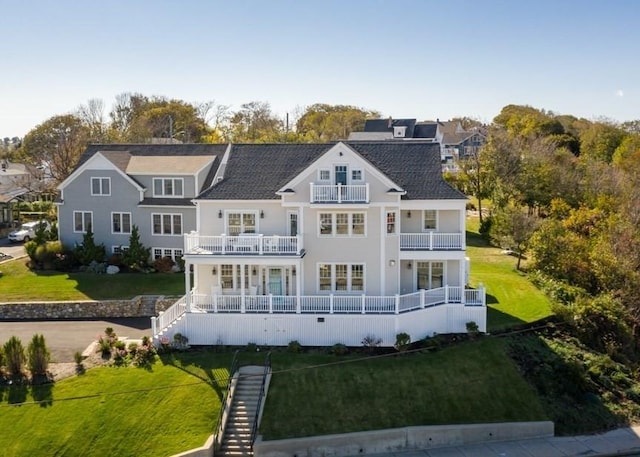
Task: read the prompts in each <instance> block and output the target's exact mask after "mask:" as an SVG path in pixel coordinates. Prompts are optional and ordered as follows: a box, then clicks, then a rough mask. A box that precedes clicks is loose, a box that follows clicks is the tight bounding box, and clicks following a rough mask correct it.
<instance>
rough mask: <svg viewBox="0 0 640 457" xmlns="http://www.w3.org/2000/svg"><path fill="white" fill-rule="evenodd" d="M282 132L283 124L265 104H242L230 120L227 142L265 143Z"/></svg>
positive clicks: (256, 102)
mask: <svg viewBox="0 0 640 457" xmlns="http://www.w3.org/2000/svg"><path fill="white" fill-rule="evenodd" d="M282 132H283V122H282V120H281V119H280V118H279V117H278V116H276V115H275V114H274V113H273V112H272V111H271V106H270V105H269V103H267V102H259V101H253V102H249V103H244V104H242V105H241V106H240V109H239V110H238V111H236V112H234V113H233V115H232V116H231V119H230V129H229V140H230V141H233V142H235V143H256V142H262V143H265V142H268V141H265V139H267V138H274V137H277V136H278V135H280V134H281V133H282Z"/></svg>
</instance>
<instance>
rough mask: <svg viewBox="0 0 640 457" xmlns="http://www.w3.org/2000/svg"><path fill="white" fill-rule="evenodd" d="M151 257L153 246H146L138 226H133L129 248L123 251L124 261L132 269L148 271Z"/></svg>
mask: <svg viewBox="0 0 640 457" xmlns="http://www.w3.org/2000/svg"><path fill="white" fill-rule="evenodd" d="M150 257H151V248H146V247H144V245H143V244H142V242H141V241H140V233H139V232H138V226H137V225H135V224H134V225H133V226H132V227H131V235H130V236H129V249H127V250H126V251H124V252H123V253H122V262H123V263H124V264H125V265H126V266H127V267H128V268H129V269H130V270H131V271H146V269H147V266H148V264H149V258H150Z"/></svg>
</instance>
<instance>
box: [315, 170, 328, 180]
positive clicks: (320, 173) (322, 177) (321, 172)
mask: <svg viewBox="0 0 640 457" xmlns="http://www.w3.org/2000/svg"><path fill="white" fill-rule="evenodd" d="M318 179H319V180H320V181H330V180H331V170H327V169H322V170H318Z"/></svg>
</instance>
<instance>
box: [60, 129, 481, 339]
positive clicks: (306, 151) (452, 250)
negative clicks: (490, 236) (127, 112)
mask: <svg viewBox="0 0 640 457" xmlns="http://www.w3.org/2000/svg"><path fill="white" fill-rule="evenodd" d="M406 127H407V128H409V126H406ZM157 147H158V146H156V148H157ZM189 147H191V146H190V145H184V146H175V147H174V149H173V151H174V152H173V156H178V155H179V154H178V151H180V150H181V148H184V149H185V151H186V150H188V148H189ZM123 149H126V147H124V146H123ZM98 150H100V151H102V152H101V153H98ZM92 151H93V154H90V155H91V157H95V158H94V159H93V161H91V160H86V161H85V164H86V165H82V166H81V167H80V168H79V169H78V170H77V171H76V172H75V173H74V175H72V176H71V177H70V178H69V180H68V182H65V183H63V186H61V187H62V190H63V192H64V204H63V205H62V206H61V207H60V209H61V219H63V216H64V219H65V220H66V221H70V220H73V216H72V214H73V213H75V212H76V211H78V203H79V202H81V203H82V204H83V205H86V208H92V207H95V205H96V204H98V201H96V200H95V199H92V198H90V197H88V196H85V197H76V196H75V194H77V193H85V194H86V193H87V191H88V189H90V187H89V186H90V179H92V178H95V177H102V176H105V177H110V178H111V179H112V180H113V181H114V183H115V181H116V180H117V182H118V186H119V187H120V186H121V187H123V190H124V188H125V187H126V192H123V195H122V197H121V198H122V199H125V194H126V195H128V197H126V198H127V199H128V201H130V203H129V204H128V205H129V206H128V207H130V208H131V209H129V210H128V211H130V212H131V213H132V217H134V218H137V217H138V216H137V212H138V211H144V215H143V216H142V220H144V219H147V220H149V221H150V220H151V216H150V214H149V213H152V212H154V211H155V212H158V211H160V209H162V210H165V209H168V208H167V207H165V206H162V207H161V208H158V207H156V206H154V207H152V208H148V207H147V206H148V197H145V196H144V195H145V193H149V192H150V190H148V189H149V188H151V187H152V185H151V178H152V177H153V178H156V177H157V176H162V177H163V178H164V177H168V178H172V179H173V178H175V175H171V174H166V175H165V173H168V170H167V169H166V168H162V169H159V170H158V169H156V171H153V172H150V171H148V170H147V171H146V172H143V169H142V168H136V170H135V171H136V173H133V171H134V170H129V167H128V166H125V165H124V164H123V165H120V166H116V165H115V163H114V161H115V159H113V158H112V159H111V160H108V158H107V157H108V153H107V151H108V148H106V147H94V148H93V149H92ZM148 153H149V155H151V154H152V152H151V150H150V151H149V152H148ZM157 155H158V156H160V155H159V154H157ZM214 155H215V156H217V153H216V154H214ZM133 157H135V156H132V158H133ZM210 157H211V162H210V163H211V164H214V159H213V155H210ZM115 162H116V163H120V162H118V161H115ZM92 163H93V164H94V165H93V166H91V164H92ZM154 163H155V161H147V162H145V163H144V165H145V166H148V167H154ZM142 165H143V164H140V166H142ZM215 165H216V166H217V171H216V172H215V176H213V177H212V180H211V186H210V187H208V186H207V184H208V183H209V181H208V178H207V180H205V182H204V185H203V187H202V189H205V190H204V191H203V192H201V193H199V195H198V196H197V197H195V198H193V202H194V203H195V207H194V208H195V211H194V213H195V227H194V231H189V230H188V228H187V227H188V225H187V224H183V231H184V232H185V235H184V251H183V260H184V261H185V270H186V272H187V274H186V275H185V283H186V295H185V296H184V297H182V298H181V299H180V300H179V301H178V302H176V303H175V304H174V305H173V306H171V307H170V308H169V309H168V310H167V311H166V312H164V313H162V314H161V315H160V316H159V317H158V318H153V319H152V322H153V335H154V338H156V340H159V341H163V340H166V341H171V340H172V337H173V335H175V334H176V333H181V334H182V335H184V336H186V337H187V338H188V339H189V342H190V344H194V345H215V344H225V345H245V344H248V343H256V344H259V345H280V346H282V345H287V344H288V343H289V342H290V341H293V340H297V341H298V342H299V343H300V344H302V345H307V346H328V345H333V344H335V343H343V344H346V345H350V346H360V345H362V341H363V340H364V339H365V338H368V337H370V338H372V339H374V340H375V339H377V338H379V339H380V340H381V345H382V346H392V345H393V344H394V343H395V341H396V335H398V334H399V333H402V332H405V333H408V334H409V335H410V336H411V338H412V340H413V341H416V340H418V339H421V338H424V337H429V336H433V335H434V334H436V333H452V332H466V324H467V323H469V322H475V323H476V324H477V325H478V326H479V328H480V330H481V331H485V330H486V307H485V295H484V290H483V289H482V287H480V288H478V289H469V288H468V275H469V262H468V260H467V258H466V256H465V251H466V244H465V204H466V197H465V196H464V195H463V194H461V193H460V192H458V191H457V190H455V189H454V188H452V187H451V186H450V185H448V184H447V183H446V182H445V181H444V180H443V178H442V172H441V165H440V148H439V145H438V144H435V143H430V142H425V141H422V142H420V141H413V142H399V141H398V142H396V141H379V142H370V141H367V142H339V143H336V144H238V145H230V146H229V147H228V148H227V149H226V150H225V153H224V156H223V157H221V160H220V163H219V166H218V164H217V163H215ZM125 170H126V171H125ZM193 171H194V170H193V169H191V172H192V173H193ZM160 172H163V173H162V174H160ZM211 174H212V172H211V171H210V172H209V176H211ZM134 178H135V181H133V180H134ZM143 178H146V182H144V183H142V182H140V183H138V181H139V180H142V179H143ZM130 181H133V182H130ZM114 183H112V184H114ZM72 186H74V187H72ZM207 187H208V188H207ZM111 188H112V189H115V185H112V186H111ZM184 188H185V189H186V182H185V186H184ZM165 200H166V199H162V202H163V205H164V204H166V203H165ZM72 201H73V202H74V203H73V204H71V202H72ZM185 205H186V203H185ZM187 209H191V208H187V207H180V211H187ZM83 211H84V210H83ZM116 211H124V210H120V209H118V210H117V209H115V208H110V211H109V213H111V214H113V213H114V212H116ZM173 211H174V210H173V208H171V210H170V211H167V212H173ZM176 211H177V210H176ZM94 217H97V216H95V215H94ZM95 225H96V226H97V224H95ZM61 227H63V229H62V230H61V234H62V236H63V238H64V236H65V235H64V232H65V231H67V232H73V230H71V226H70V225H69V222H67V223H66V225H64V226H63V225H62V223H61ZM143 232H145V233H146V234H147V236H148V235H149V232H150V227H147V228H146V229H145V230H144V231H143ZM108 235H109V234H108V233H105V236H108ZM72 239H73V236H72ZM98 240H100V238H98ZM145 243H146V244H148V243H149V242H148V241H145ZM189 271H192V272H193V273H192V274H189V273H188V272H189Z"/></svg>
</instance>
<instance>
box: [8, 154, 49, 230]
mask: <svg viewBox="0 0 640 457" xmlns="http://www.w3.org/2000/svg"><path fill="white" fill-rule="evenodd" d="M45 184H46V183H45V182H44V179H43V177H42V173H41V172H40V170H39V169H38V168H36V167H33V166H30V165H25V164H21V163H12V162H9V161H8V160H6V159H2V160H0V230H2V231H3V232H6V231H7V230H9V229H10V228H11V227H13V226H15V225H16V224H17V223H18V222H20V221H19V220H18V219H19V213H18V211H17V210H14V208H15V207H16V205H17V204H18V203H19V202H21V201H24V200H27V201H28V200H33V199H36V198H37V197H38V196H39V195H40V194H41V193H42V192H43V191H44V187H45ZM0 233H1V232H0Z"/></svg>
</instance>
